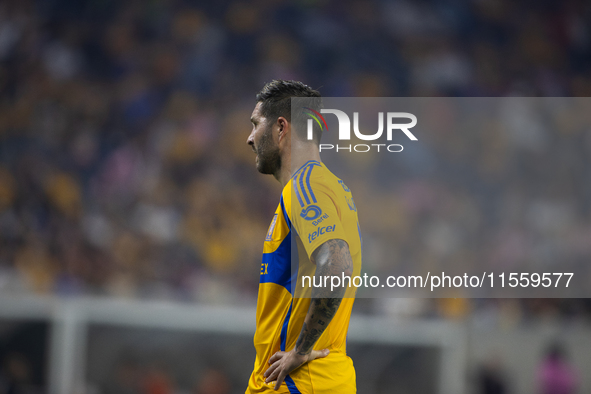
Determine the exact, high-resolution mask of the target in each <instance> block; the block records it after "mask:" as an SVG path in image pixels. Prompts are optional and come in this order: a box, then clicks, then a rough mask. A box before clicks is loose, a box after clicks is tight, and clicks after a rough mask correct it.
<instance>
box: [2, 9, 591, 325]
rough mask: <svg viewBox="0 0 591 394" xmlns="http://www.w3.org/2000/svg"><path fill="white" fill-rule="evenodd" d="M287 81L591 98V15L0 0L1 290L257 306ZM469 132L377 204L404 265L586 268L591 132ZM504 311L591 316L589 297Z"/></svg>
mask: <svg viewBox="0 0 591 394" xmlns="http://www.w3.org/2000/svg"><path fill="white" fill-rule="evenodd" d="M275 78H282V79H296V80H302V81H304V82H305V83H307V84H309V85H311V86H312V87H314V88H318V89H319V90H320V91H321V93H322V94H323V95H324V96H351V97H357V96H371V97H379V96H508V95H522V96H591V6H590V4H589V3H588V2H585V1H582V0H567V1H560V2H558V1H546V0H542V1H540V0H538V1H527V0H522V1H510V0H473V1H457V0H445V1H435V0H420V1H404V0H395V1H378V0H371V1H363V2H360V1H333V0H299V1H291V2H285V1H279V0H257V1H254V2H244V1H215V2H189V1H181V0H152V1H149V2H145V1H136V0H130V1H117V0H84V1H70V0H43V1H34V0H5V1H2V2H1V3H0V292H3V293H11V292H20V293H30V292H35V293H42V294H58V295H63V296H68V295H82V294H84V295H113V296H120V297H142V298H156V299H174V300H186V301H202V302H216V303H233V304H239V303H245V304H249V305H251V304H252V303H253V302H254V301H255V300H256V291H257V286H258V269H259V263H260V259H261V253H262V242H263V240H264V236H265V233H266V230H267V226H268V224H269V222H270V219H271V217H272V214H273V212H274V209H275V207H276V206H277V203H278V200H279V194H280V186H279V185H278V184H277V183H276V181H275V180H274V179H272V178H271V177H264V176H261V175H260V174H258V173H257V172H256V169H255V166H254V155H253V153H252V151H251V149H250V147H248V146H247V145H246V138H247V136H248V134H249V132H250V127H251V125H250V122H249V118H250V113H251V111H252V108H253V107H254V104H255V103H254V95H255V94H256V92H257V91H258V90H260V88H261V87H262V86H263V84H264V83H265V82H268V81H270V80H271V79H275ZM454 136H456V137H455V139H454ZM463 137H465V136H463V135H462V134H452V133H450V134H449V135H447V136H446V138H447V142H446V143H440V144H439V143H438V144H433V145H432V146H430V147H429V149H430V153H429V154H430V155H431V157H432V158H434V159H433V160H435V161H436V162H437V166H436V170H435V171H430V172H429V171H426V172H423V173H420V172H419V173H417V172H416V171H414V170H411V169H410V168H411V167H410V166H408V167H405V166H404V165H403V163H402V164H401V165H400V166H399V167H395V168H394V169H393V171H399V173H400V183H399V184H397V185H395V187H394V188H393V190H394V191H395V192H396V195H395V196H394V197H392V195H390V194H384V196H382V198H383V199H387V198H392V199H393V200H394V202H395V204H393V207H394V208H393V209H397V210H396V211H393V212H397V213H400V212H402V211H404V212H406V213H405V214H404V215H397V216H396V217H397V218H398V220H399V225H400V229H401V231H400V233H399V234H396V236H395V240H396V242H399V243H400V245H401V248H400V254H401V255H400V256H399V257H400V260H401V261H409V262H416V261H425V260H428V259H429V258H432V257H433V255H435V254H438V255H442V254H443V255H447V256H455V257H458V256H460V255H461V258H462V259H464V260H466V261H468V260H470V259H481V258H484V257H486V258H489V259H493V260H495V261H498V262H500V263H501V264H502V263H503V262H507V261H509V262H511V261H513V260H519V259H527V258H535V256H541V257H540V258H542V259H560V258H562V256H568V258H572V259H580V260H581V261H587V262H588V261H589V257H590V256H591V210H590V209H589V201H591V200H590V199H591V184H590V183H589V182H583V180H584V179H586V180H589V179H591V178H590V177H591V174H590V169H591V163H590V162H589V160H590V159H589V157H591V131H590V130H589V129H588V128H587V129H584V128H580V127H578V128H577V127H571V128H567V132H565V133H562V134H561V133H560V132H559V131H556V130H547V131H545V132H544V133H541V134H540V133H538V134H535V133H534V134H532V135H526V136H517V137H514V138H513V137H511V136H509V137H507V136H505V138H495V135H494V134H487V138H472V139H468V140H466V139H465V138H463ZM489 137H490V138H489ZM497 137H498V136H497ZM511 138H513V139H511ZM468 143H469V144H474V145H471V146H472V147H475V149H474V150H471V149H468V146H467V144H468ZM470 152H472V153H470ZM550 152H551V153H552V156H550ZM475 163H477V164H475ZM440 164H441V165H440ZM412 168H417V167H416V166H413V167H412ZM413 171H414V172H413ZM482 176H484V177H486V179H489V180H491V181H490V182H480V181H478V179H481V178H482ZM442 177H443V178H445V179H446V181H445V182H441V181H440V180H439V181H438V179H443V178H442ZM475 179H476V180H475ZM547 179H553V180H554V181H553V182H551V183H550V184H548V183H547V182H545V180H547ZM458 185H459V186H458ZM462 185H463V186H462ZM465 185H475V186H474V187H467V186H465ZM548 189H551V190H548ZM391 191H392V190H390V191H388V192H391ZM540 195H543V196H544V197H543V198H536V196H540ZM373 198H377V199H379V198H380V196H374V197H373ZM404 204H407V205H404ZM408 204H410V205H408ZM391 205H392V204H391ZM408 207H410V209H406V208H408ZM367 215H368V216H369V217H371V215H372V213H367ZM458 218H459V219H458ZM456 219H457V220H456ZM457 226H460V227H462V226H464V228H463V230H466V229H467V230H468V231H470V234H469V235H470V237H467V238H465V239H461V231H462V230H457V229H456V228H455V227H457ZM368 231H369V232H371V229H368ZM557 232H558V234H557ZM417 234H422V235H421V236H420V237H418V236H415V235H417ZM540 234H541V235H540ZM552 240H555V241H556V242H555V243H552V242H549V241H552ZM419 242H423V244H419ZM425 244H426V245H428V247H427V248H424V247H422V246H421V245H425ZM449 245H452V246H453V245H460V246H461V245H464V247H460V246H457V248H456V249H455V250H454V253H448V251H449V247H450V246H449ZM532 256H533V257H532ZM467 302H468V301H461V302H460V301H453V302H446V301H441V302H440V301H437V302H434V304H435V307H431V311H435V313H437V314H439V315H444V316H462V315H465V314H466V313H468V311H470V310H471V306H470V305H465V303H467ZM458 303H460V304H458ZM491 303H493V304H495V305H496V304H503V305H505V304H504V303H502V302H500V301H491ZM487 305H489V304H487ZM508 305H510V307H511V305H513V306H515V305H517V306H516V307H515V308H516V310H518V311H520V312H511V313H513V314H515V313H517V314H518V315H524V314H527V313H529V312H532V311H533V312H532V313H534V314H535V313H546V312H544V311H548V310H549V311H551V312H550V313H554V312H556V311H558V312H556V313H557V314H564V313H571V312H569V311H574V312H572V313H574V314H579V313H584V314H587V315H588V314H589V313H588V312H589V306H588V303H586V302H585V301H581V300H578V301H568V300H566V301H559V300H553V301H540V300H534V301H528V300H522V301H511V302H509V304H508ZM476 306H477V305H476ZM510 307H508V308H509V310H512V309H510ZM500 309H501V310H504V309H503V308H500ZM505 309H507V308H505ZM540 311H541V312H540ZM564 311H566V312H564ZM581 311H583V312H581ZM511 316H512V315H511Z"/></svg>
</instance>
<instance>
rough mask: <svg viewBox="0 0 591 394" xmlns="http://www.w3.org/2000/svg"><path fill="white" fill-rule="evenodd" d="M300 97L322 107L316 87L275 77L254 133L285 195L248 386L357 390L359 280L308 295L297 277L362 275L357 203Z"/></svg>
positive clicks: (263, 163)
mask: <svg viewBox="0 0 591 394" xmlns="http://www.w3.org/2000/svg"><path fill="white" fill-rule="evenodd" d="M292 97H305V98H306V100H308V101H307V103H309V104H308V105H307V108H308V109H313V110H315V111H317V112H318V111H319V110H320V106H321V98H320V93H319V92H317V91H316V90H313V89H311V88H310V87H308V86H306V85H304V84H303V83H301V82H296V81H282V80H275V81H272V82H270V83H268V84H267V85H265V86H264V87H263V89H262V90H261V91H260V92H259V93H258V94H257V96H256V100H257V104H256V106H255V108H254V111H253V112H252V117H251V122H252V125H253V128H252V132H251V133H250V136H249V137H248V140H247V142H248V144H249V145H250V146H251V147H252V149H253V151H254V152H255V153H256V167H257V170H258V171H259V172H261V173H263V174H271V175H273V176H274V177H275V179H277V180H278V181H279V182H280V183H281V185H282V186H283V192H282V194H281V199H280V202H279V206H278V207H277V210H276V211H275V215H274V216H273V219H272V221H271V225H270V226H269V231H268V233H267V237H266V238H265V243H264V247H263V261H262V264H261V270H260V283H259V294H258V301H257V316H256V321H257V327H256V333H255V336H254V346H255V348H256V360H255V364H254V370H253V372H252V375H251V377H250V379H249V382H248V388H247V390H246V393H264V392H271V391H273V390H275V391H278V392H281V393H303V394H308V393H309V394H319V393H338V394H349V393H355V392H356V384H355V369H354V368H353V362H352V361H351V359H350V358H349V357H348V356H347V354H346V337H347V329H348V326H349V319H350V316H351V309H352V307H353V301H354V292H353V293H351V292H350V290H351V286H350V284H347V285H346V286H340V287H335V288H334V289H332V290H331V287H330V283H329V284H328V286H322V287H321V286H316V287H313V286H312V288H311V290H310V289H308V290H309V296H302V297H299V296H297V294H294V292H295V290H294V289H295V288H296V287H297V286H294V283H292V281H294V280H295V282H297V285H298V286H300V285H301V282H302V280H301V274H302V273H308V274H311V276H312V277H314V278H315V279H321V278H323V277H325V276H337V277H339V278H343V279H344V278H345V277H347V278H351V276H352V275H355V276H356V275H359V273H360V270H361V236H360V232H359V224H358V221H357V208H355V204H354V203H353V197H352V196H351V192H350V190H349V189H348V188H347V186H346V185H345V184H344V183H343V181H341V180H340V179H339V178H337V177H336V176H335V175H333V174H332V173H331V172H330V171H329V170H328V168H326V166H325V165H324V164H323V163H322V162H321V161H320V154H319V149H318V146H319V143H320V134H321V129H320V128H317V129H316V130H315V132H314V138H313V139H312V140H308V139H307V138H306V137H307V134H306V131H307V130H306V128H305V127H299V126H298V125H299V123H298V124H296V122H295V119H292V112H291V98H292ZM314 107H316V108H314ZM296 112H297V111H296ZM294 116H296V115H294ZM297 116H299V115H297ZM292 245H294V246H293V248H297V255H298V256H299V257H298V261H297V267H298V268H297V269H298V276H297V279H296V276H295V275H292V272H291V269H292V265H291V258H292ZM343 282H345V281H344V280H343ZM315 283H319V282H315ZM310 286H311V285H309V287H310ZM300 287H301V286H300ZM351 294H352V296H351Z"/></svg>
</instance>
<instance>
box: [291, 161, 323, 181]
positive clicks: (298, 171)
mask: <svg viewBox="0 0 591 394" xmlns="http://www.w3.org/2000/svg"><path fill="white" fill-rule="evenodd" d="M309 164H314V165H317V166H319V165H320V162H318V161H316V160H308V161H307V162H305V163H304V165H303V166H301V167H300V168H299V169H298V170H297V171H296V172H294V173H293V175H292V176H291V177H292V178H295V177H296V176H297V175H298V174H299V173H300V171H302V170H303V169H304V167H306V166H307V165H309Z"/></svg>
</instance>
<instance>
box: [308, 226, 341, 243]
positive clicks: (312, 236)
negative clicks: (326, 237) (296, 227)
mask: <svg viewBox="0 0 591 394" xmlns="http://www.w3.org/2000/svg"><path fill="white" fill-rule="evenodd" d="M336 227H337V225H336V224H333V225H332V226H326V227H320V228H319V229H318V230H316V231H313V232H312V233H310V234H308V243H312V241H314V240H315V239H316V238H318V237H319V236H320V235H322V234H326V233H332V232H333V231H334V230H335V228H336Z"/></svg>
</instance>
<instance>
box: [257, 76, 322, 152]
mask: <svg viewBox="0 0 591 394" xmlns="http://www.w3.org/2000/svg"><path fill="white" fill-rule="evenodd" d="M292 97H302V98H306V100H304V101H303V102H302V104H303V105H302V107H308V108H312V109H314V110H316V111H320V108H322V98H321V97H322V96H321V95H320V92H319V91H317V90H314V89H312V88H311V87H309V86H308V85H305V84H303V83H302V82H299V81H285V80H282V79H275V80H273V81H271V82H269V83H267V84H266V85H265V86H263V88H262V89H261V91H260V92H259V93H257V95H256V100H257V103H258V102H260V103H261V115H263V116H264V117H265V118H267V119H270V120H272V121H275V120H276V119H277V118H279V117H280V116H283V117H284V118H285V119H287V120H288V121H289V122H291V123H292V125H293V127H294V129H295V130H296V133H297V134H298V135H299V136H300V138H302V139H304V135H305V130H306V128H305V126H304V125H305V124H306V122H305V121H306V119H307V118H306V115H305V114H304V112H303V111H302V113H301V114H300V112H299V111H298V112H296V113H294V115H295V116H296V117H297V118H296V119H292V118H291V98H292ZM321 137H322V129H321V128H319V127H317V125H316V124H314V141H315V142H316V143H317V144H318V143H320V138H321Z"/></svg>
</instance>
